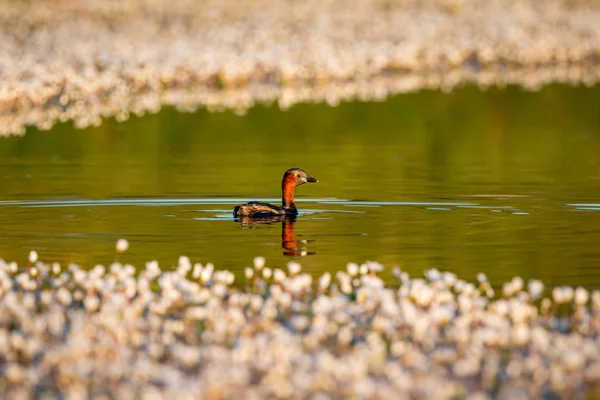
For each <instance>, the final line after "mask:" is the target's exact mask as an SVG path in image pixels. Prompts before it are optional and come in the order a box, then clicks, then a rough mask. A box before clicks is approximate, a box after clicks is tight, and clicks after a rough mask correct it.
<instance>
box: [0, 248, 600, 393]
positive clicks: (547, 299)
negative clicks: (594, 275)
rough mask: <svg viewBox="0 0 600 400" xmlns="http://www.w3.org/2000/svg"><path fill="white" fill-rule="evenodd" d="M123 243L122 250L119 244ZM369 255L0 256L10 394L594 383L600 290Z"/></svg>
mask: <svg viewBox="0 0 600 400" xmlns="http://www.w3.org/2000/svg"><path fill="white" fill-rule="evenodd" d="M124 250H126V246H125V247H123V246H121V247H120V251H124ZM382 268H383V267H382V266H381V265H380V264H378V263H375V262H367V263H365V264H362V265H357V264H348V265H347V268H346V270H345V271H340V272H338V273H336V274H335V275H333V276H332V275H331V274H330V273H325V274H323V275H322V276H320V277H319V278H318V279H315V280H313V277H312V276H311V275H309V274H306V273H303V272H302V271H301V267H300V265H299V264H297V263H295V262H291V263H290V264H288V266H287V269H286V270H282V269H271V268H269V267H268V266H266V265H265V260H264V259H263V258H260V257H257V258H256V259H255V260H254V266H253V267H249V268H246V270H245V271H244V275H245V279H243V282H240V283H238V284H237V285H236V284H234V275H233V274H232V273H231V272H228V271H216V270H215V269H214V267H213V265H212V264H207V265H200V264H192V262H191V261H190V260H189V259H188V258H187V257H181V258H180V259H179V262H178V265H177V266H176V267H175V268H170V269H169V270H168V271H166V270H165V271H163V270H161V269H160V267H159V265H158V263H156V262H149V263H147V264H146V266H145V268H143V269H140V270H139V271H138V270H136V269H135V268H134V267H133V266H131V265H123V264H120V263H118V262H115V263H113V264H112V265H111V266H110V267H108V268H105V267H103V266H96V267H94V268H92V269H91V270H87V271H86V270H83V269H81V268H80V267H78V266H76V265H69V266H66V267H64V266H61V265H59V264H46V263H43V262H41V261H38V260H37V254H35V253H34V252H32V254H31V255H30V263H29V265H28V266H25V267H19V266H18V265H16V264H15V263H6V262H4V261H0V392H1V393H3V396H5V398H15V399H16V398H32V397H33V396H39V397H41V398H56V397H57V396H59V395H60V396H65V398H68V399H83V398H89V396H94V397H98V398H109V397H110V398H165V397H167V396H169V397H170V398H210V399H219V398H222V399H225V398H247V399H259V398H298V399H300V398H311V399H328V398H332V397H333V398H369V399H403V398H406V399H413V398H414V399H421V398H423V399H448V398H470V399H485V398H491V397H494V398H495V397H499V398H510V399H520V398H540V397H542V396H550V395H556V396H560V397H563V398H580V397H585V396H591V397H590V398H593V397H594V396H598V395H599V394H600V391H599V390H600V335H599V334H600V291H594V292H591V293H590V292H588V291H587V290H585V289H583V288H577V289H573V288H570V287H557V288H553V289H552V290H550V289H547V288H544V286H543V284H542V283H541V282H539V281H530V282H528V283H525V282H523V280H521V279H520V278H515V279H513V280H512V281H510V282H507V283H505V284H504V285H503V286H501V287H497V286H494V287H492V286H491V285H490V283H489V282H488V281H487V278H486V277H485V275H483V274H480V275H479V276H478V277H477V279H478V282H477V283H476V284H474V283H469V282H466V281H463V280H461V279H458V278H457V277H456V276H455V275H454V274H451V273H444V272H439V271H437V270H430V271H427V272H426V274H425V276H426V278H425V279H413V278H411V277H409V276H408V274H406V273H405V272H402V271H401V270H399V269H397V268H396V269H394V271H393V273H394V276H395V277H396V279H397V283H396V284H394V285H387V284H385V283H384V282H383V281H382V280H381V279H380V278H378V276H377V273H378V272H379V271H381V270H382Z"/></svg>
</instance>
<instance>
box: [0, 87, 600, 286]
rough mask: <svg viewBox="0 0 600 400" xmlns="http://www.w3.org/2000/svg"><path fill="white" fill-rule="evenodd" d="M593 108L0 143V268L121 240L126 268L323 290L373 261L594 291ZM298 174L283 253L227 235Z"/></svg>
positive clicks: (599, 263)
mask: <svg viewBox="0 0 600 400" xmlns="http://www.w3.org/2000/svg"><path fill="white" fill-rule="evenodd" d="M599 99H600V87H594V88H583V87H577V88H576V87H564V86H549V87H546V88H544V89H542V90H541V91H539V92H535V93H529V92H524V91H522V90H520V89H518V88H514V87H509V88H506V89H503V90H499V89H493V90H489V91H487V92H481V91H479V90H478V89H477V88H474V87H466V88H462V89H460V90H457V91H455V92H453V93H451V94H443V93H439V92H422V93H416V94H408V95H400V96H396V97H393V98H390V99H388V100H387V101H385V102H382V103H358V102H354V103H347V104H342V105H340V106H339V107H336V108H330V107H328V106H326V105H298V106H295V107H293V108H292V109H291V110H288V111H285V112H282V111H279V109H278V108H277V107H275V106H272V107H264V106H259V107H256V108H254V109H252V110H250V112H249V113H248V114H247V115H246V116H241V117H240V116H236V115H234V114H233V113H229V112H225V113H208V112H206V111H203V110H201V111H198V112H196V113H193V114H181V113H178V112H176V111H174V110H171V109H166V110H163V111H161V112H160V113H159V114H156V115H146V116H144V117H141V118H132V119H130V120H128V121H127V122H125V123H117V122H115V121H112V120H108V121H106V122H105V123H104V124H103V125H102V126H100V127H99V128H90V129H86V130H83V131H81V130H76V129H74V128H73V127H72V126H71V125H70V124H63V125H60V126H57V127H55V128H54V129H53V130H52V131H51V132H39V131H37V130H35V129H30V130H29V131H28V132H27V134H26V135H25V136H24V137H18V138H17V137H13V138H0V197H1V200H2V201H1V202H0V238H1V240H0V257H1V258H4V259H5V260H16V261H19V262H24V261H25V260H26V258H27V253H28V252H29V250H30V249H35V250H37V251H38V252H39V253H40V256H41V258H43V259H44V260H48V261H54V260H57V261H61V262H67V261H69V262H70V261H72V262H77V263H80V264H83V265H86V266H93V265H94V264H96V263H103V264H107V263H110V262H111V261H112V260H113V259H114V254H113V248H114V242H115V241H116V239H117V238H120V237H125V238H127V239H129V240H130V244H131V249H130V251H129V252H127V253H126V254H125V255H124V257H122V260H123V261H126V262H131V263H134V264H141V263H143V262H145V261H148V260H151V259H157V260H159V261H160V262H161V264H162V265H163V267H165V268H166V267H169V266H171V265H173V264H174V263H175V262H176V260H177V257H178V256H179V255H182V254H185V255H187V256H189V257H191V258H192V261H199V262H203V263H204V262H208V261H210V262H213V263H214V264H215V265H216V267H217V268H228V269H232V270H235V271H237V272H239V271H240V270H241V269H242V268H243V267H245V266H247V265H249V264H251V262H252V258H253V257H254V256H256V255H262V256H265V257H266V258H267V263H268V264H269V265H271V266H275V267H277V266H284V265H285V264H286V263H287V262H288V261H289V260H291V259H299V260H300V261H301V263H302V265H303V267H304V269H305V270H308V271H311V272H315V273H318V272H321V271H324V270H337V269H338V268H343V267H344V266H345V264H346V262H348V261H356V262H361V261H364V260H367V259H373V260H378V261H381V262H382V263H384V264H385V265H386V266H388V267H391V266H392V265H400V266H401V267H403V268H404V269H405V270H407V271H409V272H411V273H412V274H415V275H420V274H421V273H422V271H423V270H425V269H428V268H434V267H435V268H438V269H442V270H450V271H454V272H457V273H458V274H459V275H461V276H462V277H464V278H467V279H474V277H475V274H476V273H477V272H479V271H483V272H486V273H487V274H488V276H489V277H490V278H491V279H492V280H493V281H495V282H496V283H500V282H501V281H502V280H504V279H507V278H509V277H511V276H514V275H521V276H523V277H525V278H531V277H535V278H541V279H543V280H544V281H545V282H546V283H548V284H553V285H557V284H573V285H579V284H581V285H585V286H588V287H600V101H599ZM296 166H297V167H301V168H304V169H305V170H306V171H307V172H308V173H309V174H311V175H312V176H315V177H316V178H318V179H319V181H320V182H319V183H317V184H311V185H303V186H301V187H300V188H298V191H297V197H298V200H299V202H298V208H299V209H300V210H301V215H300V217H299V218H298V220H297V221H296V222H295V224H294V225H293V226H290V225H289V224H287V225H286V226H285V227H284V228H285V229H286V238H285V239H286V243H287V244H286V246H284V247H287V248H282V227H283V226H282V224H281V223H274V224H271V225H264V224H257V225H254V226H241V225H240V224H239V223H237V222H235V221H233V219H232V217H231V210H232V209H233V207H234V205H235V204H237V203H239V202H241V201H246V200H254V199H272V200H273V201H278V198H280V182H281V177H282V174H283V172H284V171H285V170H286V169H287V168H290V167H296ZM290 247H291V249H290ZM302 254H307V255H306V256H305V257H301V255H302ZM388 271H389V268H388Z"/></svg>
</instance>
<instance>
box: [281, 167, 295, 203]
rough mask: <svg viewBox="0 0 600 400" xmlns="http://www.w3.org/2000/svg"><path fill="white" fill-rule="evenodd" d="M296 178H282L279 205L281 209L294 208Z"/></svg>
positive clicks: (291, 176)
mask: <svg viewBox="0 0 600 400" xmlns="http://www.w3.org/2000/svg"><path fill="white" fill-rule="evenodd" d="M296 186H297V184H296V177H295V176H294V175H287V176H284V177H283V181H282V182H281V203H282V204H283V208H293V209H295V208H296V205H295V204H294V190H295V189H296Z"/></svg>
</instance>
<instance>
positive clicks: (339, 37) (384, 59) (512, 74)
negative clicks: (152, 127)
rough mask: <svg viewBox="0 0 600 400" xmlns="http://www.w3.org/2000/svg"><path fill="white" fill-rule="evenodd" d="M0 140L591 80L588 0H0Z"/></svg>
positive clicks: (598, 45)
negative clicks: (113, 122)
mask: <svg viewBox="0 0 600 400" xmlns="http://www.w3.org/2000/svg"><path fill="white" fill-rule="evenodd" d="M0 10H1V12H0V43H2V47H1V49H2V51H0V135H2V134H12V133H23V132H24V131H25V126H27V125H36V126H37V127H39V128H41V129H50V128H51V127H52V125H53V124H54V123H56V122H59V121H68V120H73V121H74V122H75V124H76V125H77V126H81V127H84V126H90V125H97V124H99V123H100V122H101V118H102V117H107V116H114V117H116V118H117V119H118V120H125V119H126V118H128V116H129V113H130V112H133V113H136V114H142V113H144V112H147V111H150V112H153V111H156V110H158V109H159V108H160V107H161V106H162V105H173V106H176V107H178V108H179V109H184V110H188V109H192V110H193V109H195V108H198V107H200V106H203V107H207V108H208V109H210V110H222V109H227V108H229V109H234V110H236V111H238V112H240V113H243V112H245V110H247V109H248V108H250V107H252V106H253V105H254V103H256V102H273V101H277V102H278V104H279V105H280V106H281V107H284V108H286V107H289V106H290V105H292V104H295V103H298V102H305V101H327V102H328V103H329V104H332V105H335V104H338V103H339V102H340V101H343V100H347V99H353V98H358V99H361V100H364V99H370V100H377V99H382V98H385V97H386V96H387V95H388V94H390V93H400V92H408V91H414V90H419V89H423V88H435V89H442V90H450V89H451V88H453V87H454V86H456V85H458V84H461V83H463V82H471V81H475V82H477V83H478V84H480V85H483V86H489V85H505V84H507V83H519V84H522V85H524V86H526V87H532V86H533V87H537V86H539V85H541V84H544V83H546V82H554V81H559V82H573V83H586V84H592V83H594V82H597V81H598V80H599V79H600V66H599V64H598V59H599V58H598V57H599V56H600V7H598V2H597V1H594V0H572V1H566V0H545V1H542V2H541V1H536V0H520V1H514V0H430V1H427V2H423V1H420V0H359V1H351V0H330V1H318V0H293V1H281V0H254V1H248V2H239V1H223V0H205V1H201V2H197V1H190V0H169V1H165V0H129V1H127V2H123V1H115V0H88V1H78V0H54V1H52V2H51V3H48V2H28V1H14V0H0Z"/></svg>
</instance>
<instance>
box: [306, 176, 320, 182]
mask: <svg viewBox="0 0 600 400" xmlns="http://www.w3.org/2000/svg"><path fill="white" fill-rule="evenodd" d="M306 182H311V183H314V182H319V181H318V180H317V179H315V178H313V177H312V176H307V177H306Z"/></svg>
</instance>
